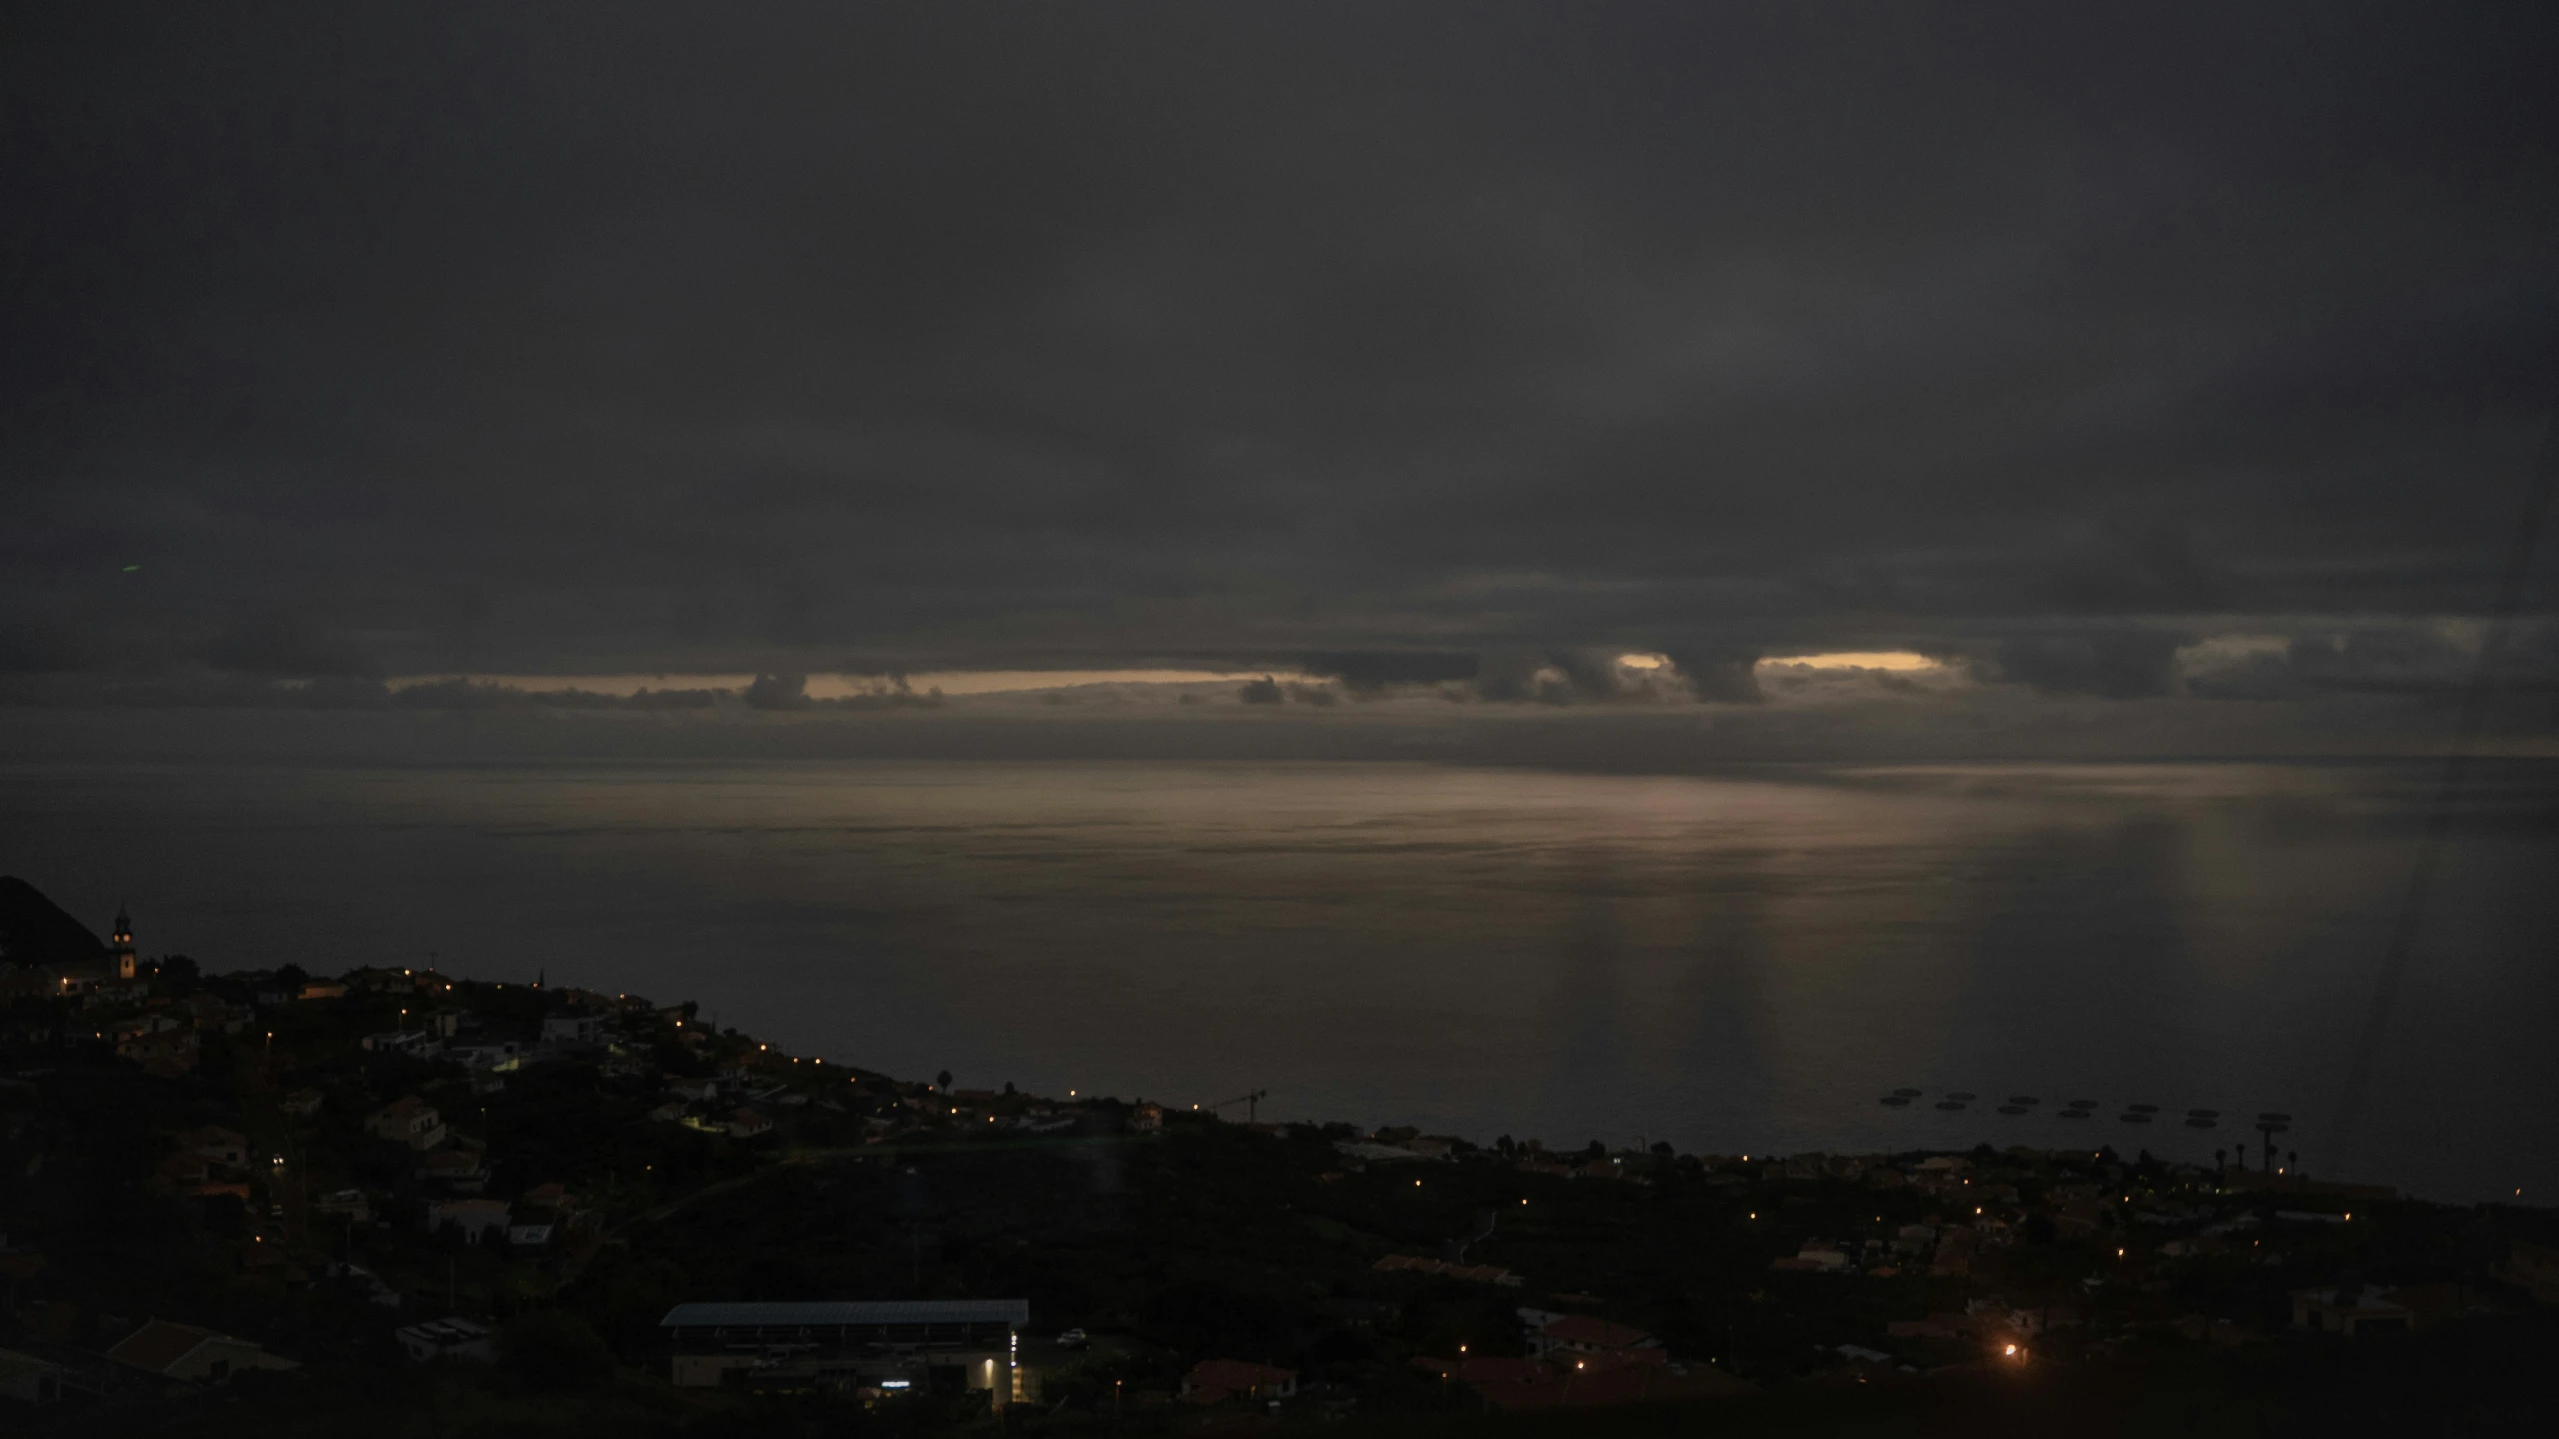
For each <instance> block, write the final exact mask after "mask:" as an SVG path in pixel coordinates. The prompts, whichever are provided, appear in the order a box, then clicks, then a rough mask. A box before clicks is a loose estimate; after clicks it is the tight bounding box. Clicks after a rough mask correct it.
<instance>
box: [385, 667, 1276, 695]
mask: <svg viewBox="0 0 2559 1439" xmlns="http://www.w3.org/2000/svg"><path fill="white" fill-rule="evenodd" d="M1266 675H1267V676H1268V677H1270V678H1272V679H1276V680H1279V681H1281V682H1283V683H1288V682H1294V681H1298V680H1302V679H1304V678H1305V676H1303V675H1301V674H1298V673H1297V672H1296V671H1294V670H1251V671H1239V672H1235V673H1229V672H1226V671H1223V670H1175V669H1145V670H921V671H918V672H916V673H914V674H910V675H908V676H907V677H906V683H907V687H908V688H909V689H911V690H913V691H914V692H915V693H917V694H924V693H926V692H928V691H931V690H937V689H938V690H940V691H941V692H942V693H944V694H946V695H986V694H1014V693H1020V692H1024V691H1030V690H1055V689H1070V688H1073V687H1075V686H1077V685H1110V684H1153V685H1164V684H1241V683H1243V682H1244V681H1247V680H1258V679H1261V678H1263V677H1264V676H1266ZM452 679H463V680H469V681H471V682H472V683H474V684H488V685H504V686H507V687H508V688H510V689H519V690H529V691H533V692H536V693H542V694H556V693H560V692H563V691H567V690H584V691H586V692H588V693H590V694H604V695H615V696H619V697H623V698H628V697H629V696H631V695H633V694H636V693H638V692H639V691H641V690H644V689H649V690H720V689H725V690H744V689H745V688H746V687H747V686H748V685H751V684H753V683H755V676H754V675H751V674H662V675H637V674H606V675H483V674H472V675H405V676H402V677H400V678H398V679H395V680H393V681H391V684H392V687H393V688H395V689H398V688H405V687H406V686H409V685H414V684H428V683H433V682H435V681H438V680H452ZM889 684H890V681H889V679H888V677H887V676H885V675H844V674H812V675H810V676H809V677H808V690H807V693H808V695H809V697H810V698H812V699H842V698H845V697H847V696H851V695H863V694H871V693H875V692H877V691H878V690H881V689H883V688H886V687H888V686H889Z"/></svg>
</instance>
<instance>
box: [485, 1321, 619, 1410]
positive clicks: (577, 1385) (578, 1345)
mask: <svg viewBox="0 0 2559 1439" xmlns="http://www.w3.org/2000/svg"><path fill="white" fill-rule="evenodd" d="M498 1363H499V1364H500V1365H501V1366H503V1367H504V1368H505V1369H506V1370H507V1371H508V1372H510V1373H512V1374H514V1375H515V1376H516V1377H517V1378H519V1379H521V1380H523V1381H524V1384H525V1387H526V1388H528V1389H537V1390H543V1389H548V1390H563V1391H566V1390H579V1389H592V1388H594V1387H595V1386H596V1385H597V1384H599V1383H601V1382H602V1381H604V1380H605V1379H607V1378H610V1377H611V1376H612V1374H613V1351H612V1350H610V1349H607V1348H605V1347H604V1341H603V1340H602V1339H600V1338H598V1337H596V1333H595V1330H594V1329H593V1328H591V1327H589V1326H588V1324H587V1322H586V1321H585V1320H583V1319H580V1318H579V1317H578V1316H576V1315H574V1314H571V1313H570V1312H569V1311H567V1310H565V1309H536V1310H534V1311H532V1312H531V1313H528V1314H519V1315H517V1316H516V1317H515V1318H513V1319H510V1320H508V1321H507V1325H506V1327H505V1328H504V1329H501V1330H499V1331H498Z"/></svg>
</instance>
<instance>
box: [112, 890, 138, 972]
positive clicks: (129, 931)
mask: <svg viewBox="0 0 2559 1439" xmlns="http://www.w3.org/2000/svg"><path fill="white" fill-rule="evenodd" d="M113 947H114V950H115V961H116V978H118V979H131V978H133V919H132V917H131V916H129V915H127V914H126V913H125V912H124V906H123V905H117V906H116V932H115V935H114V939H113Z"/></svg>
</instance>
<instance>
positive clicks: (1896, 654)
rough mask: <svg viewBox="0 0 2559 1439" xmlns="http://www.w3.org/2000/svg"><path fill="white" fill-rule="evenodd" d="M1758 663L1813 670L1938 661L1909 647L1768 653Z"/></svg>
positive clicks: (1920, 665) (1927, 665)
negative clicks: (1813, 653) (1822, 652)
mask: <svg viewBox="0 0 2559 1439" xmlns="http://www.w3.org/2000/svg"><path fill="white" fill-rule="evenodd" d="M1760 664H1762V665H1801V666H1803V667H1804V668H1806V669H1816V670H1933V669H1936V668H1938V663H1937V661H1935V660H1932V659H1930V658H1929V657H1928V656H1926V655H1923V654H1919V653H1916V652H1914V651H1911V650H1840V651H1836V652H1834V653H1830V654H1818V655H1770V656H1769V657H1768V658H1766V659H1763V660H1761V661H1760Z"/></svg>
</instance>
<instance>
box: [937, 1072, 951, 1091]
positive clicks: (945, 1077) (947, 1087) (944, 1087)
mask: <svg viewBox="0 0 2559 1439" xmlns="http://www.w3.org/2000/svg"><path fill="white" fill-rule="evenodd" d="M933 1087H934V1088H936V1089H939V1090H940V1091H942V1092H943V1093H944V1094H948V1093H950V1092H951V1071H949V1070H947V1069H946V1070H943V1071H942V1072H941V1073H939V1074H937V1075H934V1076H933Z"/></svg>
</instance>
